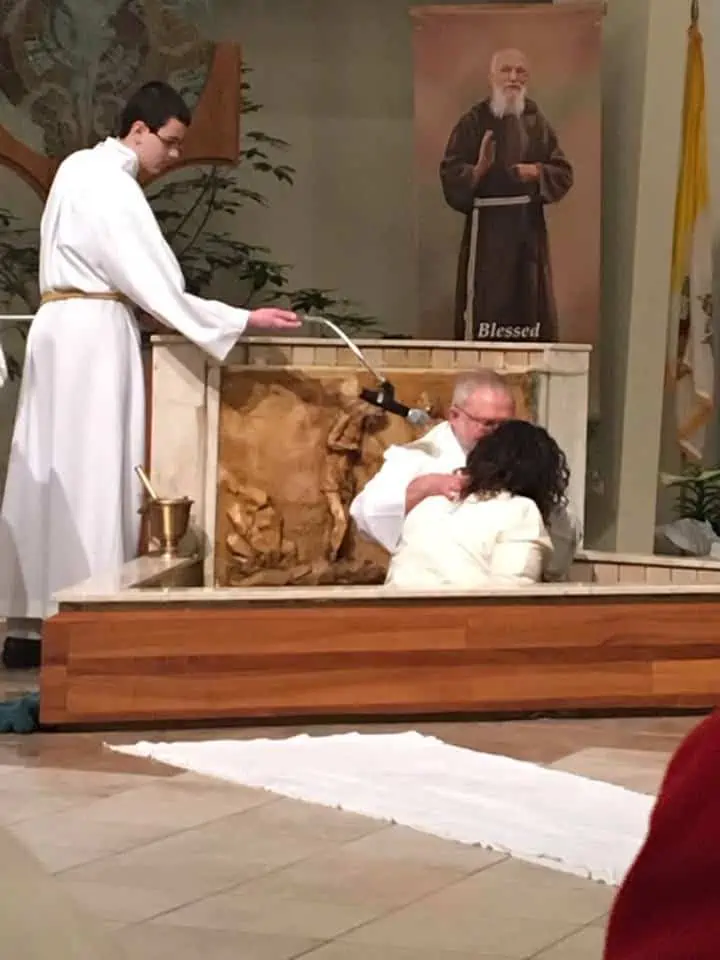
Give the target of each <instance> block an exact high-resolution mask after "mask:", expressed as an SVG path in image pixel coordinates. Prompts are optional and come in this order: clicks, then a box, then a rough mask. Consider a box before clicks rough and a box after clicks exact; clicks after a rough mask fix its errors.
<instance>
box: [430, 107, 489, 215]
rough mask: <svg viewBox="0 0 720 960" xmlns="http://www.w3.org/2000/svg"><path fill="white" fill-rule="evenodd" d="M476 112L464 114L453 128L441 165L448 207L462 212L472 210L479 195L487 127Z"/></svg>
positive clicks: (441, 181)
mask: <svg viewBox="0 0 720 960" xmlns="http://www.w3.org/2000/svg"><path fill="white" fill-rule="evenodd" d="M487 129H489V128H484V126H483V125H482V124H481V123H479V122H478V120H477V118H476V117H475V116H474V114H473V113H472V112H470V113H467V114H465V116H464V117H461V118H460V120H459V121H458V122H457V124H456V125H455V127H454V128H453V131H452V133H451V134H450V137H449V139H448V142H447V146H446V147H445V155H444V156H443V159H442V162H441V164H440V183H441V185H442V190H443V195H444V196H445V201H446V202H447V204H448V206H450V207H452V209H453V210H457V212H458V213H466V214H467V213H470V212H471V211H472V208H473V201H474V199H475V197H476V196H477V194H478V186H479V181H480V175H479V172H478V169H477V162H478V154H479V151H480V145H481V143H482V137H483V135H484V133H485V132H486V130H487Z"/></svg>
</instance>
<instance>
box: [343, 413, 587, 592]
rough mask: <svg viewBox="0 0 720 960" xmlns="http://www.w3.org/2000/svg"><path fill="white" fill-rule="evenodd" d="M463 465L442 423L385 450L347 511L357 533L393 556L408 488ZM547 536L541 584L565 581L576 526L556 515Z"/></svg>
mask: <svg viewBox="0 0 720 960" xmlns="http://www.w3.org/2000/svg"><path fill="white" fill-rule="evenodd" d="M465 462H466V455H465V453H464V452H463V449H462V447H461V446H460V444H459V443H458V441H457V438H456V437H455V434H454V433H453V430H452V427H451V426H450V424H449V423H447V421H444V422H443V423H439V424H438V425H437V426H435V427H433V428H432V429H431V430H428V432H427V433H426V434H425V435H424V436H423V437H420V438H419V439H418V440H414V441H413V442H412V443H407V444H404V445H403V446H395V445H393V446H391V447H388V449H387V450H386V451H385V460H384V463H383V465H382V467H381V468H380V470H379V471H378V472H377V473H376V474H375V476H374V477H373V478H372V479H371V480H370V481H369V482H368V483H367V484H366V485H365V487H364V488H363V490H361V492H360V493H359V494H358V495H357V497H355V499H354V500H353V502H352V504H351V506H350V515H351V517H352V518H353V520H354V521H355V523H356V524H357V527H358V530H360V532H361V533H362V534H363V535H364V536H366V537H368V538H369V539H371V540H374V541H375V542H376V543H379V544H380V545H381V546H383V547H384V548H385V549H386V550H387V551H388V552H389V553H390V554H394V553H395V551H396V549H397V547H398V544H399V543H400V537H401V535H402V532H403V525H404V524H405V522H406V521H405V495H406V492H407V488H408V486H409V484H410V483H411V482H412V481H413V480H414V479H415V478H416V477H421V476H425V475H426V474H429V473H452V472H453V471H454V470H459V469H460V468H462V467H464V466H465ZM418 506H420V505H418ZM417 509H418V508H417V507H416V508H415V510H417ZM415 510H413V511H411V513H410V515H409V516H412V514H414V513H415ZM408 519H409V517H408ZM548 532H549V535H550V538H551V540H552V545H553V550H552V552H551V554H550V555H549V556H546V558H545V567H544V573H543V578H544V579H545V580H564V579H567V576H568V574H569V571H570V566H571V564H572V561H573V557H574V556H575V551H576V550H577V547H578V544H579V542H580V540H581V526H580V523H579V521H578V520H577V518H576V517H575V516H574V515H573V514H572V512H571V511H570V510H566V509H558V510H556V511H555V513H554V514H553V516H552V518H551V520H550V523H549V525H548Z"/></svg>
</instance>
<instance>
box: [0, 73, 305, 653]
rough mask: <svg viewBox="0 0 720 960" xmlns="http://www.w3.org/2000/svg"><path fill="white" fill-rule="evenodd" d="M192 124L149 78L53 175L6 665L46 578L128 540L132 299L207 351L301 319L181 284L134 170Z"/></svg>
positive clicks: (19, 440) (135, 341)
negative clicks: (114, 131)
mask: <svg viewBox="0 0 720 960" xmlns="http://www.w3.org/2000/svg"><path fill="white" fill-rule="evenodd" d="M190 122H191V116H190V111H189V109H188V107H187V105H186V104H185V102H184V101H183V99H182V97H181V96H180V95H179V94H178V93H177V92H176V91H175V90H173V89H172V87H169V86H168V85H167V84H164V83H160V82H155V83H149V84H147V85H145V86H144V87H142V88H141V89H140V90H139V91H138V92H137V93H135V94H134V96H132V97H131V99H130V100H129V101H128V103H127V105H126V107H125V109H124V111H123V113H122V117H121V121H120V127H119V131H118V136H117V137H110V138H108V139H106V140H105V141H103V142H101V143H99V144H98V145H97V146H95V147H93V148H92V149H88V150H80V151H78V152H76V153H73V154H71V155H70V156H69V157H67V158H66V159H65V160H64V161H63V163H62V164H61V165H60V167H59V169H58V171H57V174H56V176H55V179H54V181H53V184H52V188H51V190H50V194H49V196H48V199H47V203H46V206H45V210H44V212H43V216H42V221H41V225H40V293H41V306H40V309H39V311H38V313H37V315H36V317H35V319H34V321H33V324H32V327H31V330H30V335H29V337H28V341H27V351H26V357H25V367H24V371H23V379H22V386H21V391H20V398H19V406H18V411H17V418H16V422H15V430H14V434H13V440H12V449H11V453H10V462H9V467H8V474H7V482H6V487H5V496H4V500H3V504H2V511H1V515H0V615H4V616H6V617H7V618H9V624H8V627H9V631H8V632H9V634H10V637H11V638H19V642H18V640H17V639H16V640H15V641H13V640H12V639H11V640H10V641H9V642H7V641H6V644H5V651H4V659H5V661H6V664H8V665H21V664H22V665H24V664H25V663H27V662H28V660H27V653H28V650H29V646H28V644H27V642H24V641H26V640H27V638H31V639H34V640H35V641H37V639H38V638H39V630H40V627H41V621H42V619H43V618H45V617H46V616H48V615H49V614H50V613H52V612H53V609H54V605H53V602H52V597H53V594H54V593H55V592H56V591H58V590H61V589H63V588H65V587H69V586H71V585H73V584H76V583H78V582H80V581H82V580H85V579H86V578H88V577H91V576H95V575H98V574H103V573H107V572H110V571H113V570H116V569H118V568H119V567H120V566H121V565H122V564H123V563H125V562H126V561H127V560H130V559H131V558H132V557H134V556H135V554H136V551H137V547H138V541H139V515H138V508H139V507H140V505H141V490H140V488H139V485H138V481H137V478H136V476H135V474H134V472H133V467H134V465H135V464H138V463H141V462H142V461H143V458H144V451H145V437H144V432H145V395H144V379H143V366H142V360H141V354H140V337H139V332H138V326H137V321H136V316H135V308H136V307H139V308H140V309H142V310H143V311H145V312H146V313H147V314H149V315H150V316H151V317H153V318H155V320H157V321H159V322H160V323H161V324H164V325H166V326H167V327H169V328H172V329H173V330H176V331H178V332H179V333H181V334H183V335H184V336H185V337H187V338H188V339H189V340H191V341H193V342H194V343H196V344H197V345H198V346H199V347H201V348H202V349H203V350H205V351H206V352H207V353H208V354H209V355H210V356H211V357H213V358H215V359H216V360H223V359H224V358H225V357H226V356H227V354H228V352H229V351H230V349H231V348H232V347H233V345H234V344H235V342H236V341H237V339H238V337H240V336H241V334H242V333H243V332H244V331H245V330H246V328H248V327H255V328H260V329H265V330H267V329H270V330H273V329H285V328H289V327H296V326H299V324H300V321H299V320H298V318H297V317H296V316H295V314H294V313H291V312H289V311H285V310H279V309H275V308H273V307H266V308H262V309H259V310H255V311H248V310H241V309H237V308H235V307H231V306H228V305H227V304H225V303H220V302H218V301H214V300H205V299H202V298H200V297H196V296H193V295H191V294H189V293H188V292H187V291H186V289H185V283H184V279H183V275H182V271H181V269H180V266H179V264H178V261H177V260H176V258H175V256H174V254H173V252H172V250H171V249H170V247H169V246H168V244H167V243H166V241H165V239H164V237H163V235H162V233H161V231H160V228H159V226H158V223H157V221H156V219H155V217H154V215H153V213H152V210H151V208H150V206H149V205H148V202H147V200H146V198H145V196H144V194H143V191H142V188H141V187H140V185H139V183H138V180H137V177H138V174H139V173H145V174H150V175H158V174H160V173H162V172H163V171H165V170H167V169H169V168H170V167H171V166H172V165H173V164H174V163H176V162H177V160H178V159H179V157H180V156H181V154H182V148H183V140H184V138H185V135H186V133H187V130H188V127H189V126H190ZM38 649H39V644H37V642H36V643H35V645H34V647H33V648H32V650H33V652H32V657H37V654H38ZM18 650H22V651H24V652H23V654H22V656H21V657H20V661H21V662H20V663H18V662H17V660H18V657H17V656H16V654H17V651H18Z"/></svg>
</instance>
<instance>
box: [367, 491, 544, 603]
mask: <svg viewBox="0 0 720 960" xmlns="http://www.w3.org/2000/svg"><path fill="white" fill-rule="evenodd" d="M551 551H552V542H551V540H550V537H549V536H548V533H547V530H546V529H545V524H544V523H543V519H542V516H541V514H540V511H539V510H538V508H537V506H536V505H535V503H533V501H532V500H528V499H527V498H526V497H514V496H511V495H510V494H508V493H501V494H498V495H496V496H494V497H491V498H488V499H485V500H483V499H479V498H477V497H474V496H473V497H468V498H467V499H466V500H462V501H460V502H459V503H453V502H452V501H451V500H448V499H447V497H428V498H427V499H425V500H423V501H422V503H419V504H418V505H417V507H415V509H414V510H412V511H411V512H410V513H409V514H408V516H407V518H406V520H405V525H404V527H403V532H402V536H401V537H400V543H399V544H398V547H397V549H396V551H395V553H394V555H393V557H392V559H391V561H390V566H389V568H388V574H387V579H386V581H385V582H386V583H387V584H388V585H390V586H394V587H400V588H403V589H406V590H423V589H433V588H443V587H449V588H452V589H454V590H474V589H478V588H482V587H522V586H527V585H528V584H533V583H538V582H539V581H540V580H542V576H543V567H544V565H545V558H546V556H548V555H549V554H550V553H551Z"/></svg>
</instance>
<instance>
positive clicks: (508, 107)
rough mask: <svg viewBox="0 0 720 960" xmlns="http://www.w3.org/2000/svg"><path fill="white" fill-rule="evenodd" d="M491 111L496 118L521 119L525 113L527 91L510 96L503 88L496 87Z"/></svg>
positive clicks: (491, 99) (491, 102)
mask: <svg viewBox="0 0 720 960" xmlns="http://www.w3.org/2000/svg"><path fill="white" fill-rule="evenodd" d="M490 110H491V111H492V113H493V115H494V116H496V117H507V116H515V117H521V116H522V115H523V113H525V91H524V90H522V91H520V92H519V93H516V94H514V95H511V96H508V94H507V93H505V91H504V90H503V89H502V88H501V87H495V88H494V89H493V92H492V97H491V98H490Z"/></svg>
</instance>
